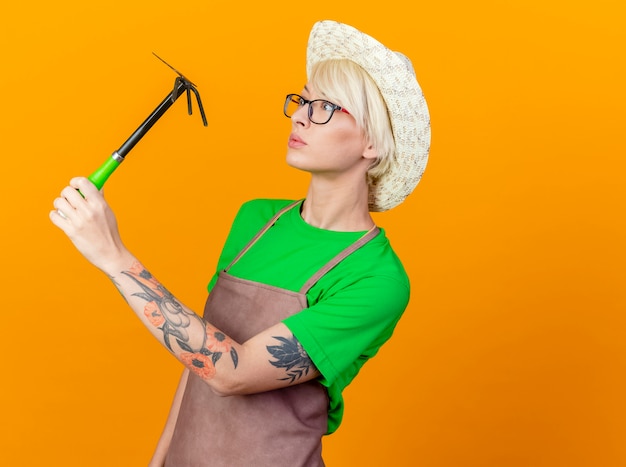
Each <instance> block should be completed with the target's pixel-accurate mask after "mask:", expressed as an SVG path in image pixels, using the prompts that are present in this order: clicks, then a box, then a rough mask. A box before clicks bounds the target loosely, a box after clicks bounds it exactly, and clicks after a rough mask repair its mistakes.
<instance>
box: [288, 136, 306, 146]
mask: <svg viewBox="0 0 626 467" xmlns="http://www.w3.org/2000/svg"><path fill="white" fill-rule="evenodd" d="M288 146H289V147H290V148H301V147H303V146H306V143H305V142H304V141H302V139H300V138H299V137H298V136H296V135H294V134H291V135H289V143H288Z"/></svg>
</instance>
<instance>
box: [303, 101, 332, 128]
mask: <svg viewBox="0 0 626 467" xmlns="http://www.w3.org/2000/svg"><path fill="white" fill-rule="evenodd" d="M334 111H335V106H334V105H333V104H331V103H330V102H328V101H323V100H316V101H313V102H311V110H310V114H309V115H310V118H311V121H312V122H313V123H317V124H318V125H323V124H324V123H327V122H328V121H329V120H330V117H332V116H333V112H334Z"/></svg>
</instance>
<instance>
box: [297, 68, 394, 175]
mask: <svg viewBox="0 0 626 467" xmlns="http://www.w3.org/2000/svg"><path fill="white" fill-rule="evenodd" d="M309 82H310V83H311V84H312V85H313V86H314V87H315V90H316V91H317V92H318V93H319V94H320V97H321V98H323V99H328V100H329V101H331V102H333V103H335V104H337V105H340V106H342V107H345V108H346V110H347V111H348V112H350V115H352V116H353V117H354V118H355V120H356V122H357V125H358V126H359V127H360V128H361V129H362V130H363V134H364V136H365V138H366V139H368V140H369V141H370V143H371V144H372V145H373V146H374V148H376V151H377V153H378V158H377V159H376V162H374V163H373V164H372V166H371V167H370V169H369V171H368V178H369V179H370V180H375V179H377V178H379V177H380V176H381V175H382V174H384V173H385V172H386V171H387V167H388V166H389V164H390V163H392V161H393V158H394V152H395V143H394V139H393V131H392V128H391V122H390V120H389V114H388V113H387V106H386V105H385V101H384V99H383V96H382V95H381V94H380V91H379V90H378V86H376V83H374V80H373V79H372V78H371V77H370V75H369V74H368V73H367V72H366V71H365V70H364V69H363V68H361V67H360V66H359V65H357V64H356V63H355V62H353V61H352V60H347V59H332V60H323V61H321V62H318V63H316V64H315V65H313V68H312V69H311V73H310V76H309Z"/></svg>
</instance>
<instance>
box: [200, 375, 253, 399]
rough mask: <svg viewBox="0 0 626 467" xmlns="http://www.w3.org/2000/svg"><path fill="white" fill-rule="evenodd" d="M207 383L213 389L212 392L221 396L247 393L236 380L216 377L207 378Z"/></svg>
mask: <svg viewBox="0 0 626 467" xmlns="http://www.w3.org/2000/svg"><path fill="white" fill-rule="evenodd" d="M205 383H206V384H207V385H208V386H209V388H210V389H211V392H213V394H215V395H216V396H219V397H229V396H238V395H242V394H246V391H245V390H244V389H243V388H242V387H241V384H238V383H237V382H236V381H230V380H228V379H224V378H215V379H210V380H205Z"/></svg>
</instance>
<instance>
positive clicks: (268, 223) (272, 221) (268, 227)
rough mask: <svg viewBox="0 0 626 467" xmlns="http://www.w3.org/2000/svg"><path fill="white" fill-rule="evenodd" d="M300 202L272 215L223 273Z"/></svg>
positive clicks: (299, 201) (295, 202)
mask: <svg viewBox="0 0 626 467" xmlns="http://www.w3.org/2000/svg"><path fill="white" fill-rule="evenodd" d="M301 202H302V200H301V199H299V200H298V201H294V202H293V203H289V204H288V205H287V206H285V207H284V208H282V209H281V210H280V211H278V212H277V213H276V214H274V217H272V218H271V219H270V220H269V221H268V222H267V224H265V227H263V228H262V229H261V230H260V231H259V232H258V233H257V234H256V235H255V236H254V237H253V238H252V240H250V241H249V242H248V244H247V245H246V246H245V247H244V249H243V250H241V251H240V252H239V254H238V255H237V256H235V259H233V260H232V261H231V263H230V264H229V265H228V266H227V267H226V269H224V271H225V272H228V270H229V269H230V268H231V267H233V265H234V264H235V263H236V262H237V261H239V259H240V258H241V257H242V256H243V255H244V254H245V253H246V252H247V251H248V250H249V249H250V248H252V245H254V244H255V243H256V242H257V240H259V238H261V237H262V236H263V234H264V233H265V232H267V231H268V230H269V229H270V228H271V227H272V226H273V225H274V223H275V222H276V221H277V220H278V218H279V217H280V216H282V215H283V214H284V213H286V212H287V211H289V210H290V209H291V208H293V207H295V206H296V205H298V204H299V203H301Z"/></svg>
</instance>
